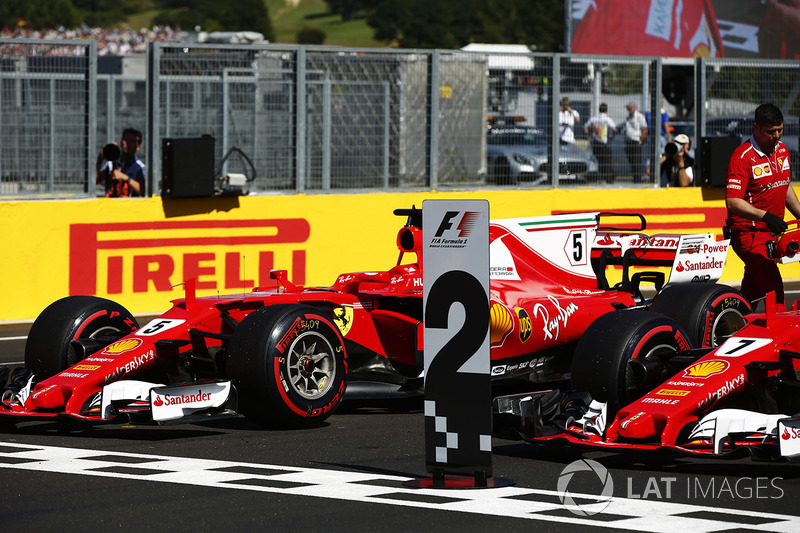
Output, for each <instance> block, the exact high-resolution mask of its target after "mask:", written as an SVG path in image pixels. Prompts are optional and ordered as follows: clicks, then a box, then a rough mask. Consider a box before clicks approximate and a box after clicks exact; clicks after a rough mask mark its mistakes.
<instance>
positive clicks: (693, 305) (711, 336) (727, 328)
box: [650, 283, 752, 348]
mask: <svg viewBox="0 0 800 533" xmlns="http://www.w3.org/2000/svg"><path fill="white" fill-rule="evenodd" d="M650 311H653V312H654V313H661V314H664V315H667V316H668V317H670V318H672V319H673V320H675V321H676V322H677V323H678V324H680V325H681V326H682V327H683V329H684V330H685V331H686V333H687V334H688V336H689V342H691V343H692V347H693V348H714V347H716V346H719V345H720V344H722V343H723V342H725V339H727V338H728V337H730V336H731V335H733V334H734V333H736V332H737V331H739V330H740V329H742V327H744V325H745V320H744V318H743V317H744V315H746V314H749V313H750V312H752V308H751V307H750V302H748V301H747V298H745V297H744V296H742V293H740V292H739V291H737V290H736V289H733V288H731V287H728V286H726V285H720V284H714V285H705V284H703V285H698V284H694V283H682V284H678V285H668V286H667V287H665V288H664V289H663V290H662V291H661V292H659V293H658V294H657V295H656V297H655V298H654V299H653V304H652V305H651V306H650Z"/></svg>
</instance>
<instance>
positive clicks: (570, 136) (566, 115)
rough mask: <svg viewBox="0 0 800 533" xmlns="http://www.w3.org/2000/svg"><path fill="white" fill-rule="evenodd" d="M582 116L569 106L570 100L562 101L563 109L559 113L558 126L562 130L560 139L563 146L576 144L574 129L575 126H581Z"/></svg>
mask: <svg viewBox="0 0 800 533" xmlns="http://www.w3.org/2000/svg"><path fill="white" fill-rule="evenodd" d="M580 122H581V115H580V114H579V113H578V112H577V111H575V110H574V109H572V108H571V107H570V105H569V98H566V97H565V98H562V99H561V109H560V110H559V112H558V125H559V128H560V130H561V133H560V135H559V139H560V140H561V144H574V143H575V132H574V131H573V128H574V127H575V124H580Z"/></svg>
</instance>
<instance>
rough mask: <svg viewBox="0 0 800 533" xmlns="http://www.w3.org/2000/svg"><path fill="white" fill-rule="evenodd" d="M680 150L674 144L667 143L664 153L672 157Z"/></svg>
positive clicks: (678, 145)
mask: <svg viewBox="0 0 800 533" xmlns="http://www.w3.org/2000/svg"><path fill="white" fill-rule="evenodd" d="M680 149H681V145H680V144H678V143H676V142H670V143H667V146H665V147H664V153H665V154H666V155H667V156H669V157H672V156H673V155H675V154H677V153H678V150H680Z"/></svg>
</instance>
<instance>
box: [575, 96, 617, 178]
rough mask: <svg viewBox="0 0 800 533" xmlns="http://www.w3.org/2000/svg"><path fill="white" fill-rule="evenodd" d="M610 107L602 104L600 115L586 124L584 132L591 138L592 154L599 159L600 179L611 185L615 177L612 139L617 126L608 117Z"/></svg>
mask: <svg viewBox="0 0 800 533" xmlns="http://www.w3.org/2000/svg"><path fill="white" fill-rule="evenodd" d="M607 113H608V105H606V104H605V103H602V104H600V114H598V115H594V116H593V117H591V118H590V119H589V121H588V122H586V125H584V127H583V131H584V132H586V134H587V135H589V136H590V140H589V146H591V147H592V154H594V158H595V159H597V166H598V171H599V178H600V180H601V181H605V182H607V183H611V182H612V181H613V179H614V176H613V175H612V173H611V145H610V144H609V143H610V142H611V139H612V137H613V133H616V132H617V131H618V130H617V125H616V123H615V122H614V121H613V120H612V119H611V117H609V116H608V114H607Z"/></svg>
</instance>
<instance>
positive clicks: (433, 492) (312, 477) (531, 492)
mask: <svg viewBox="0 0 800 533" xmlns="http://www.w3.org/2000/svg"><path fill="white" fill-rule="evenodd" d="M0 469H14V470H28V471H37V472H57V473H62V474H74V475H88V476H100V477H113V478H124V479H137V480H142V481H151V482H161V483H179V484H184V485H198V486H203V487H211V488H214V487H216V488H219V489H239V490H250V491H261V492H266V493H280V494H281V495H284V496H286V495H296V496H311V497H317V498H331V499H340V500H350V501H360V502H365V503H370V504H382V505H386V504H389V505H402V506H406V507H417V508H426V509H434V510H441V511H457V512H464V513H476V514H483V515H490V516H501V517H513V518H523V519H529V520H538V521H546V522H560V523H564V522H567V523H570V524H576V525H592V526H604V527H609V528H613V529H629V530H639V531H670V532H672V531H693V532H703V531H709V532H710V531H720V530H726V529H736V528H740V529H747V530H748V531H771V532H787V533H789V532H792V533H793V532H796V531H800V517H794V516H789V515H778V514H773V513H759V512H753V511H749V510H737V509H719V508H717V509H714V508H711V507H709V506H708V505H689V504H680V503H671V502H666V501H660V500H647V499H627V498H612V500H611V502H610V503H609V505H608V507H606V508H605V510H604V511H603V512H601V513H598V514H596V515H594V516H590V517H585V518H581V517H577V516H575V515H573V514H572V513H570V512H569V511H568V510H567V509H566V508H565V507H564V505H563V504H562V503H561V500H560V498H559V494H558V493H557V492H556V491H554V490H540V489H530V488H523V487H513V486H511V487H502V488H490V489H470V490H464V489H432V488H431V489H414V488H409V487H406V486H404V485H403V481H408V479H407V478H403V477H399V476H389V475H381V474H372V473H362V472H348V471H341V470H324V469H316V468H301V467H291V466H278V465H265V464H250V463H238V462H231V461H216V460H210V459H193V458H186V457H168V456H159V455H146V454H139V453H122V452H105V451H97V450H82V449H74V448H61V447H53V446H39V445H28V444H19V443H0ZM572 496H573V498H574V499H575V500H576V502H577V503H579V504H580V503H581V501H585V502H592V501H596V500H597V499H598V497H597V496H593V495H586V494H573V495H572Z"/></svg>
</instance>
